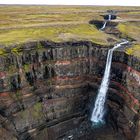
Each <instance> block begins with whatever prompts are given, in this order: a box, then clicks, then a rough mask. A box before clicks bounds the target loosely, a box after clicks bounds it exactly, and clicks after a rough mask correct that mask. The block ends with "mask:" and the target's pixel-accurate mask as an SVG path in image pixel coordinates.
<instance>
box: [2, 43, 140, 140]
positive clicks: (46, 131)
mask: <svg viewBox="0 0 140 140" xmlns="http://www.w3.org/2000/svg"><path fill="white" fill-rule="evenodd" d="M38 46H42V47H38ZM110 47H111V46H110ZM107 52H108V48H105V46H99V45H97V44H94V43H92V42H88V41H87V42H85V41H84V42H82V41H81V42H65V43H54V42H49V41H40V42H39V43H36V42H32V43H28V44H24V45H23V46H22V47H21V48H20V49H19V52H18V54H13V53H10V52H7V54H5V55H7V56H6V57H1V58H0V65H1V67H0V68H1V72H0V76H1V80H0V81H1V82H0V83H1V84H0V92H1V94H0V101H1V102H0V107H1V109H0V110H1V126H2V127H1V129H2V131H3V133H2V134H1V135H2V136H3V137H6V139H7V140H8V139H10V140H14V139H21V140H22V139H39V138H40V139H42V140H43V139H45V140H47V139H48V140H55V139H64V140H65V139H84V138H85V137H87V139H88V136H89V139H90V136H91V135H92V137H94V133H93V132H94V131H95V130H96V129H95V130H94V129H92V126H91V122H90V116H91V111H92V109H93V106H94V104H93V103H94V100H95V97H96V94H97V90H98V88H99V86H100V83H101V79H102V77H103V73H104V67H105V63H106V56H107ZM112 59H113V60H112V68H111V76H110V78H111V82H110V85H109V93H108V97H107V102H106V108H107V113H106V117H105V118H106V122H107V127H109V128H108V130H109V131H110V129H111V130H112V129H113V130H112V131H113V132H114V131H115V132H116V133H118V134H119V135H121V136H123V137H124V139H125V138H126V139H128V140H129V139H130V140H131V139H134V137H135V135H134V134H136V131H137V124H138V123H139V119H138V118H139V117H138V112H139V107H140V104H139V98H140V96H139V90H140V85H139V81H138V80H139V77H140V60H139V58H136V57H134V56H129V55H127V54H126V53H125V51H123V50H122V48H121V50H119V49H118V50H115V51H114V55H113V58H112ZM136 75H137V76H136ZM136 77H137V78H136ZM99 129H100V128H99ZM92 131H93V132H92ZM97 131H98V130H97ZM100 133H101V132H100ZM95 139H96V136H95ZM107 139H108V140H109V138H107Z"/></svg>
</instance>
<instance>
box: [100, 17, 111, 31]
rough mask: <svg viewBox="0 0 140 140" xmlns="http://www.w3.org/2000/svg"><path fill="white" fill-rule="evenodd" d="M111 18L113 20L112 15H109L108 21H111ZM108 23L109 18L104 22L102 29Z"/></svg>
mask: <svg viewBox="0 0 140 140" xmlns="http://www.w3.org/2000/svg"><path fill="white" fill-rule="evenodd" d="M110 20H111V15H108V21H110ZM106 24H107V20H106V21H105V22H104V25H103V27H102V28H101V30H103V29H104V28H105V27H106Z"/></svg>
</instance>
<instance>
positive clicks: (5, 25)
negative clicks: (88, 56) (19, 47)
mask: <svg viewBox="0 0 140 140" xmlns="http://www.w3.org/2000/svg"><path fill="white" fill-rule="evenodd" d="M107 10H117V11H118V13H117V15H118V18H117V19H116V20H115V22H118V23H119V25H118V26H117V28H118V30H119V31H121V32H122V33H123V34H124V35H127V36H129V37H131V38H134V39H135V40H136V42H135V44H137V46H139V45H138V44H139V43H140V39H139V37H140V24H139V23H140V16H139V15H140V7H93V6H0V44H1V46H9V45H11V44H20V43H23V42H30V41H39V40H52V41H56V42H62V41H79V40H89V41H93V42H95V43H98V44H105V45H109V44H113V43H114V42H109V41H108V40H109V39H110V38H112V39H113V40H116V41H118V39H117V38H116V37H115V36H113V35H109V34H106V33H104V32H103V31H99V30H97V28H96V27H95V26H94V25H90V24H89V21H90V20H101V21H103V20H104V19H103V17H102V16H101V15H103V14H105V13H106V11H107ZM137 48H139V47H137ZM129 52H131V51H129Z"/></svg>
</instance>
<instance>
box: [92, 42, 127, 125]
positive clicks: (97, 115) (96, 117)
mask: <svg viewBox="0 0 140 140" xmlns="http://www.w3.org/2000/svg"><path fill="white" fill-rule="evenodd" d="M124 44H128V41H127V40H126V41H123V42H121V43H118V44H117V45H114V47H113V48H112V49H110V50H109V51H108V55H107V61H106V67H105V72H104V76H103V79H102V83H101V85H100V88H99V91H98V95H97V98H96V101H95V106H94V109H93V112H92V116H91V121H92V122H93V124H97V123H99V122H101V123H102V122H104V121H103V117H104V113H105V108H104V105H105V101H106V94H107V90H108V86H109V76H110V69H111V63H112V55H113V51H114V50H115V49H117V48H119V47H121V45H124Z"/></svg>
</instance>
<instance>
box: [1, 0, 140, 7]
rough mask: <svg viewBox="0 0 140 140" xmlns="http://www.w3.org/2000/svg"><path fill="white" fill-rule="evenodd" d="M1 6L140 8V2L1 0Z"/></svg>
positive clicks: (138, 0)
mask: <svg viewBox="0 0 140 140" xmlns="http://www.w3.org/2000/svg"><path fill="white" fill-rule="evenodd" d="M0 4H50V5H57V4H59V5H122V6H140V0H0Z"/></svg>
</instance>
